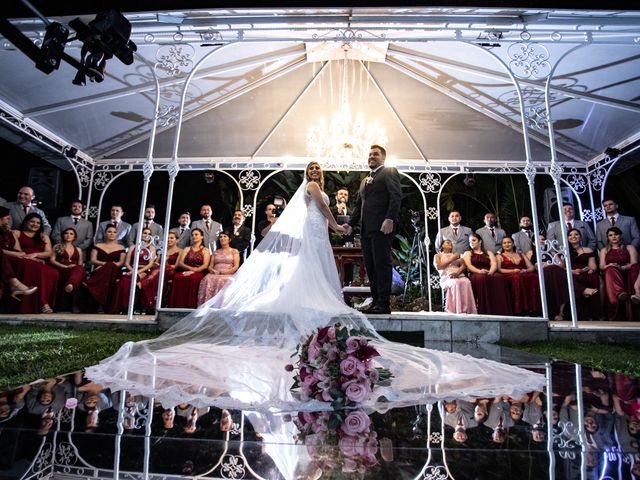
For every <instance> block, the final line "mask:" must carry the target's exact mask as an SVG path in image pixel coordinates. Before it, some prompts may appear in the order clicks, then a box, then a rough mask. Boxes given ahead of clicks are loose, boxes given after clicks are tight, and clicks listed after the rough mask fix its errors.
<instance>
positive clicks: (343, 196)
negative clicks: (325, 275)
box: [329, 187, 354, 286]
mask: <svg viewBox="0 0 640 480" xmlns="http://www.w3.org/2000/svg"><path fill="white" fill-rule="evenodd" d="M330 208H331V213H332V214H333V218H335V219H336V222H337V223H338V225H343V224H345V223H349V220H351V208H350V207H349V190H347V188H346V187H341V188H340V189H339V190H338V191H337V192H336V195H335V204H334V205H333V206H331V207H330ZM329 238H330V239H331V245H333V246H336V247H353V246H354V242H353V234H352V235H337V234H332V232H329ZM352 281H353V264H352V263H349V264H346V265H345V266H344V284H345V285H346V286H348V285H350V284H351V282H352Z"/></svg>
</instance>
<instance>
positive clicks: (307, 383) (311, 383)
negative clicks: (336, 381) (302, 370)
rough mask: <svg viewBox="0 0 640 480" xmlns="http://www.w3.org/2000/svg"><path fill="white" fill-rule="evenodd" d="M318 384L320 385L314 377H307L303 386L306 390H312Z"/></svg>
mask: <svg viewBox="0 0 640 480" xmlns="http://www.w3.org/2000/svg"><path fill="white" fill-rule="evenodd" d="M316 383H318V379H317V378H315V377H314V376H313V375H307V376H306V377H304V380H303V381H302V386H303V387H304V388H307V389H310V388H311V387H313V386H314V385H315V384H316Z"/></svg>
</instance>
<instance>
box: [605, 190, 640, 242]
mask: <svg viewBox="0 0 640 480" xmlns="http://www.w3.org/2000/svg"><path fill="white" fill-rule="evenodd" d="M602 208H603V209H604V214H605V219H604V220H600V221H599V222H598V223H597V224H596V240H597V242H598V250H600V249H601V248H604V247H605V246H606V245H607V230H608V229H609V228H611V227H618V228H619V229H620V230H621V231H622V241H623V242H624V243H625V244H626V245H633V246H634V247H636V248H640V231H639V230H638V223H637V222H636V219H635V218H633V217H629V216H626V215H620V214H619V213H618V202H616V201H615V199H613V198H611V197H608V198H605V199H604V200H603V202H602Z"/></svg>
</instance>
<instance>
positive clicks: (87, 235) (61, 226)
mask: <svg viewBox="0 0 640 480" xmlns="http://www.w3.org/2000/svg"><path fill="white" fill-rule="evenodd" d="M83 208H84V206H83V205H82V201H81V200H78V199H76V200H73V201H72V202H71V215H68V216H66V217H60V218H58V220H56V224H55V225H54V227H53V230H51V240H53V242H54V243H64V238H63V235H62V233H63V232H66V231H67V229H69V228H73V230H74V232H75V234H76V239H75V241H74V242H73V244H74V245H75V246H76V247H78V248H79V249H80V250H82V251H83V252H85V251H86V250H87V249H88V248H89V247H90V246H91V243H92V242H93V224H92V223H91V222H90V221H88V220H85V219H84V218H82V217H81V215H82V210H83Z"/></svg>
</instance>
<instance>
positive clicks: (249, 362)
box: [86, 181, 540, 410]
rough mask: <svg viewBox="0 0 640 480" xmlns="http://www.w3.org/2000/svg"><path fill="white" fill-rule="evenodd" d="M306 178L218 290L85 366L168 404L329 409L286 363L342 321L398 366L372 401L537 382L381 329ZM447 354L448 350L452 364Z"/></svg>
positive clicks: (112, 383) (99, 377)
mask: <svg viewBox="0 0 640 480" xmlns="http://www.w3.org/2000/svg"><path fill="white" fill-rule="evenodd" d="M306 187H307V182H306V181H304V182H303V183H302V185H301V186H300V187H299V188H298V190H297V191H296V193H295V194H294V195H293V197H292V199H291V200H290V201H289V204H288V205H287V207H286V208H285V210H284V212H283V213H282V215H281V216H280V218H279V219H278V220H277V222H276V223H275V224H274V226H273V227H272V228H271V230H270V232H269V233H268V234H267V235H266V236H265V237H264V239H263V240H262V241H261V242H260V244H259V246H258V247H257V249H256V250H254V252H253V253H252V254H251V255H250V256H249V257H248V258H247V260H246V261H245V262H244V264H243V265H242V267H241V268H240V269H239V270H238V271H237V272H236V274H235V275H234V276H233V278H232V280H231V281H230V283H228V284H227V285H226V286H225V287H224V288H223V289H222V290H221V291H220V292H219V293H218V294H217V295H216V296H215V297H213V298H212V299H211V300H210V301H208V302H207V303H206V304H204V305H203V306H202V307H200V308H199V309H197V310H195V311H194V312H192V313H190V314H189V315H187V316H186V317H185V318H184V319H182V320H181V321H179V322H178V323H177V324H175V325H174V326H173V327H171V328H170V329H168V330H167V331H166V332H165V333H163V334H162V335H161V336H159V337H158V338H156V339H153V340H148V341H143V342H137V343H132V342H129V343H126V344H125V345H123V346H122V347H121V348H120V350H119V351H118V352H117V353H116V354H115V355H113V356H112V357H109V358H107V359H105V360H103V361H102V362H101V363H100V364H98V365H95V366H93V367H89V368H88V369H87V371H86V373H87V376H88V377H89V378H90V379H92V380H93V381H95V382H97V383H101V384H103V385H104V386H106V387H110V388H111V389H112V390H119V389H127V390H129V391H131V392H132V393H134V394H141V395H147V396H152V397H155V398H156V399H157V400H159V401H161V402H162V403H163V404H164V405H165V406H171V405H176V404H178V403H191V404H192V405H195V406H200V405H216V406H220V407H225V408H245V409H257V408H263V409H298V410H299V409H310V410H321V409H326V408H328V405H327V404H324V403H321V402H318V401H309V402H306V403H305V404H302V403H301V402H300V401H298V400H297V399H296V398H295V397H294V396H293V395H292V393H291V392H290V387H291V385H292V383H293V377H292V374H291V373H289V372H286V371H285V370H284V367H285V365H286V364H288V363H291V362H292V359H291V358H290V357H291V355H292V354H293V353H294V352H295V350H296V346H297V345H298V344H299V343H300V342H301V341H302V340H304V338H305V337H306V336H308V335H310V334H312V333H313V332H314V331H315V330H316V329H317V328H318V327H321V326H326V325H331V324H334V323H337V322H339V323H341V324H343V325H346V326H348V327H350V328H352V329H356V330H358V331H359V332H360V333H361V334H365V335H367V336H368V337H370V338H371V342H372V343H373V344H374V345H375V347H376V348H377V349H378V350H379V351H380V353H381V357H378V360H377V361H378V363H379V364H380V366H382V367H386V368H389V369H390V370H391V371H392V372H393V374H394V379H393V383H392V387H385V389H384V391H380V392H377V394H376V395H375V398H372V400H371V402H370V403H371V406H372V407H374V408H378V409H381V408H388V407H389V406H392V405H409V404H415V403H424V402H430V401H434V400H438V399H441V398H447V397H451V396H452V395H453V394H454V391H455V394H456V395H459V398H462V397H464V396H468V395H469V393H468V392H469V391H470V390H471V389H474V388H475V391H476V393H477V394H478V395H486V396H491V395H492V394H493V393H495V392H497V391H498V390H500V389H504V383H505V382H504V381H505V380H507V381H509V380H510V381H511V383H513V384H514V385H513V386H512V388H511V390H510V391H512V390H516V391H518V392H520V391H529V390H532V389H533V388H532V387H533V386H534V384H535V386H539V385H540V379H539V378H535V379H531V378H524V379H523V378H522V377H515V376H513V375H512V377H513V378H506V379H505V377H504V375H505V374H506V372H499V373H498V374H497V375H498V377H500V376H502V378H496V374H495V372H493V371H491V372H487V371H485V369H484V368H483V367H482V366H481V365H476V366H470V365H468V364H469V362H468V361H467V360H468V358H469V357H462V356H460V355H457V356H456V355H454V354H449V355H450V356H451V355H453V356H454V357H456V358H458V357H459V358H458V361H457V362H455V365H452V366H453V368H456V367H457V366H458V364H459V368H460V372H457V373H456V374H455V375H453V374H452V372H451V371H450V370H451V369H450V368H444V362H443V360H442V354H441V352H435V351H430V350H426V349H423V348H417V347H409V346H407V345H403V344H396V343H392V342H388V341H386V340H384V339H383V338H382V337H380V336H379V335H378V334H377V332H376V331H375V329H374V328H373V327H372V325H371V323H370V322H369V321H368V320H367V318H366V317H365V316H364V315H362V314H361V313H360V312H358V311H356V310H354V309H352V308H350V307H348V306H347V305H346V304H345V303H344V301H343V299H342V295H341V290H340V287H339V281H338V275H337V272H336V269H335V263H334V260H333V255H332V252H331V247H330V245H329V242H328V238H327V223H326V220H325V219H323V218H322V217H321V213H320V211H319V209H317V207H316V206H315V205H313V203H312V201H311V200H310V196H309V195H308V194H307V193H306ZM451 361H452V359H451V358H450V357H447V359H446V364H447V366H449V365H450V362H451ZM485 363H489V364H493V365H495V366H499V367H504V368H503V369H504V370H509V369H510V370H511V371H513V368H512V367H508V366H504V365H502V364H498V363H495V362H489V361H485ZM463 364H464V365H466V367H465V368H462V365H463ZM523 372H526V371H523ZM532 375H534V374H532ZM521 380H524V382H522V381H521ZM464 391H467V394H464ZM500 391H501V390H500ZM506 393H509V392H506Z"/></svg>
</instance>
